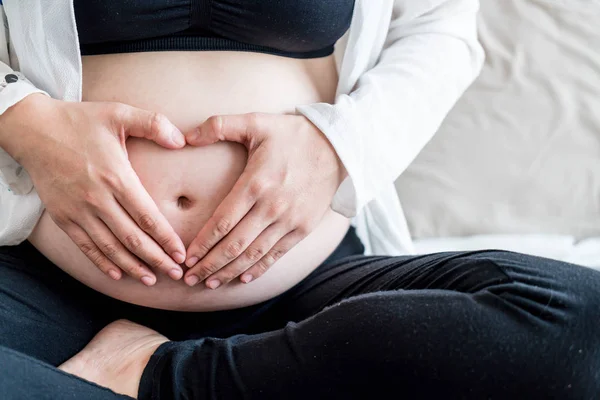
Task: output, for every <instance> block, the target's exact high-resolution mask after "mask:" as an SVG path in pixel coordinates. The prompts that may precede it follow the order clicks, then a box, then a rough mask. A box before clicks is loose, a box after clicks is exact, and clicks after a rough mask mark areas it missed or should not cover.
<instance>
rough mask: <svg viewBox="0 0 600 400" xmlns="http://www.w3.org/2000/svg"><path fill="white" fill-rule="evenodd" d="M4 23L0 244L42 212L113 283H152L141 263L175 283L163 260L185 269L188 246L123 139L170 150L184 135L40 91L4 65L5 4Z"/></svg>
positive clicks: (136, 114)
mask: <svg viewBox="0 0 600 400" xmlns="http://www.w3.org/2000/svg"><path fill="white" fill-rule="evenodd" d="M0 17H1V18H2V22H4V28H5V29H0V74H3V75H0V206H1V208H0V211H1V212H0V245H7V244H11V245H12V244H18V243H20V242H21V241H23V240H25V239H26V238H27V237H28V235H29V233H30V232H31V230H32V229H33V228H34V226H35V224H36V222H37V220H38V219H39V216H40V214H41V212H42V210H43V206H45V207H46V210H47V212H48V214H49V215H50V216H51V217H52V219H53V220H54V221H55V222H56V223H57V225H58V226H59V227H60V228H61V229H63V230H64V231H65V232H66V233H67V234H68V235H69V237H70V238H71V239H72V240H73V241H74V242H75V243H76V244H77V245H78V247H79V248H80V250H81V251H82V252H83V253H84V254H85V255H86V256H87V257H88V258H89V259H90V260H91V261H92V262H93V263H94V264H95V265H96V266H97V267H98V268H99V269H101V270H102V271H103V272H105V273H106V274H107V275H109V276H110V277H111V278H113V279H120V278H121V276H122V271H121V270H123V271H125V272H126V273H128V274H129V275H131V276H133V277H135V278H137V279H140V280H141V281H142V282H144V283H145V284H146V285H153V284H154V282H155V281H156V277H155V276H154V273H153V272H152V271H151V270H150V269H148V267H147V266H146V265H144V263H143V262H146V263H147V264H148V265H150V266H152V267H154V268H156V269H158V270H162V271H164V272H165V273H168V274H169V275H170V276H171V277H172V278H173V279H179V277H180V276H181V275H182V274H183V271H182V270H181V268H180V267H179V265H177V263H176V262H175V261H174V260H173V259H171V257H169V255H171V256H172V257H173V258H176V259H179V261H180V262H181V261H183V258H184V255H183V254H184V253H185V248H184V246H183V243H182V242H181V239H180V238H179V237H178V236H177V234H176V233H175V231H174V230H173V228H172V227H171V226H170V225H169V223H168V221H167V220H166V219H165V217H164V216H163V215H162V214H161V213H160V211H159V210H158V208H157V206H156V204H155V203H154V202H153V201H152V198H151V197H150V196H149V195H148V193H147V192H146V191H145V189H144V188H143V186H142V185H141V182H140V181H139V179H138V178H137V175H136V174H135V171H133V168H132V167H131V165H130V164H129V161H128V159H127V153H126V150H125V140H126V138H127V137H128V136H138V137H145V138H147V139H150V140H154V141H155V142H156V143H157V144H159V145H162V146H164V147H166V148H172V149H175V148H181V147H182V146H183V145H184V144H185V139H184V137H183V136H182V134H181V132H179V131H178V129H177V128H176V127H175V126H173V125H172V124H171V123H170V122H169V121H168V120H167V119H166V118H165V117H163V116H160V115H158V114H156V113H152V112H148V111H144V110H139V109H135V108H133V107H129V106H126V105H124V104H117V103H89V102H85V103H80V102H65V101H60V100H56V99H52V98H50V97H49V96H46V95H43V94H39V93H44V92H43V91H41V90H39V89H37V88H36V87H35V86H34V85H32V84H31V83H30V82H29V81H27V80H26V79H25V77H23V76H22V75H21V74H20V73H18V72H16V71H13V70H12V69H11V67H10V66H9V64H10V60H9V51H8V49H9V46H8V41H7V38H8V32H7V28H6V27H7V24H6V18H5V15H4V10H3V8H1V7H0ZM12 64H13V65H15V64H16V62H13V63H12ZM49 78H52V77H49ZM2 80H4V82H2ZM25 171H27V172H25ZM30 177H31V179H30ZM34 185H35V189H36V191H34V190H33V189H34ZM38 194H39V197H38ZM40 200H41V201H40ZM42 203H43V205H42ZM159 243H160V244H159ZM161 247H162V248H161ZM163 250H164V251H163ZM165 251H166V252H167V253H168V254H166V253H165ZM136 256H137V257H136ZM140 260H141V261H140Z"/></svg>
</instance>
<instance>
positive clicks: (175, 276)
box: [169, 268, 183, 281]
mask: <svg viewBox="0 0 600 400" xmlns="http://www.w3.org/2000/svg"><path fill="white" fill-rule="evenodd" d="M169 276H170V277H171V278H173V279H175V280H176V281H178V280H179V279H181V277H182V276H183V271H182V270H180V269H178V268H173V269H172V270H170V271H169Z"/></svg>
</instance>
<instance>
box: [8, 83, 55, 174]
mask: <svg viewBox="0 0 600 400" xmlns="http://www.w3.org/2000/svg"><path fill="white" fill-rule="evenodd" d="M56 101H57V100H53V99H51V98H50V97H48V96H46V95H44V94H41V93H33V94H30V95H28V96H27V97H25V98H24V99H23V100H21V101H19V102H18V103H16V104H15V105H13V106H12V107H10V108H8V109H7V110H6V111H5V112H4V113H3V114H2V115H0V148H2V149H3V150H4V151H6V152H7V153H8V154H9V155H10V156H11V157H13V158H14V159H15V160H16V161H17V162H19V163H20V164H21V163H22V161H23V157H24V155H25V153H26V151H27V150H26V149H27V148H28V146H27V143H30V142H31V141H32V140H34V136H35V134H36V132H37V131H38V129H36V126H46V124H47V123H50V122H49V121H48V120H47V117H46V116H47V115H48V113H49V112H51V107H52V106H53V105H54V104H55V103H56Z"/></svg>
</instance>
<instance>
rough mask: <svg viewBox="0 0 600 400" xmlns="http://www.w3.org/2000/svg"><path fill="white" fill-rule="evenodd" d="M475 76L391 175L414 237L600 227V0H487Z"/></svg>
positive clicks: (596, 230) (597, 230)
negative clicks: (422, 144) (481, 57)
mask: <svg viewBox="0 0 600 400" xmlns="http://www.w3.org/2000/svg"><path fill="white" fill-rule="evenodd" d="M481 3H482V4H481V13H480V21H479V31H480V40H481V42H482V45H483V46H484V48H485V50H486V53H487V60H486V64H485V67H484V70H483V72H482V75H481V76H480V77H479V79H478V80H477V81H476V82H475V83H474V84H473V86H472V87H471V88H470V89H469V90H468V91H467V93H465V95H464V97H463V98H462V99H461V100H460V101H459V103H458V104H457V105H456V107H455V108H454V109H453V111H452V112H451V113H450V114H449V115H448V117H447V119H446V120H445V122H444V124H443V126H442V127H441V129H440V131H439V132H438V134H437V135H436V136H435V137H434V138H433V139H432V141H431V142H430V143H429V144H428V145H427V146H426V148H425V149H424V151H423V152H422V153H421V154H420V155H419V157H418V158H417V159H416V160H415V162H414V163H413V164H412V165H411V166H410V167H409V168H408V170H407V171H406V172H405V173H404V174H403V175H402V176H401V177H400V179H399V180H398V182H397V188H398V193H399V196H400V199H401V201H402V204H403V207H404V210H405V212H406V214H407V218H408V221H409V226H410V229H411V231H412V233H413V235H414V237H416V238H424V237H440V236H465V235H474V234H504V233H546V234H568V235H574V236H576V237H578V238H583V237H591V236H599V235H600V29H598V27H599V21H600V2H589V1H584V0H501V1H498V0H495V1H494V0H486V1H482V2H481Z"/></svg>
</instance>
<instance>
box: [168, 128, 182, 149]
mask: <svg viewBox="0 0 600 400" xmlns="http://www.w3.org/2000/svg"><path fill="white" fill-rule="evenodd" d="M171 140H173V143H175V144H176V145H177V146H183V145H185V137H184V136H183V134H182V133H181V132H180V131H178V130H174V131H173V133H171Z"/></svg>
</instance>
